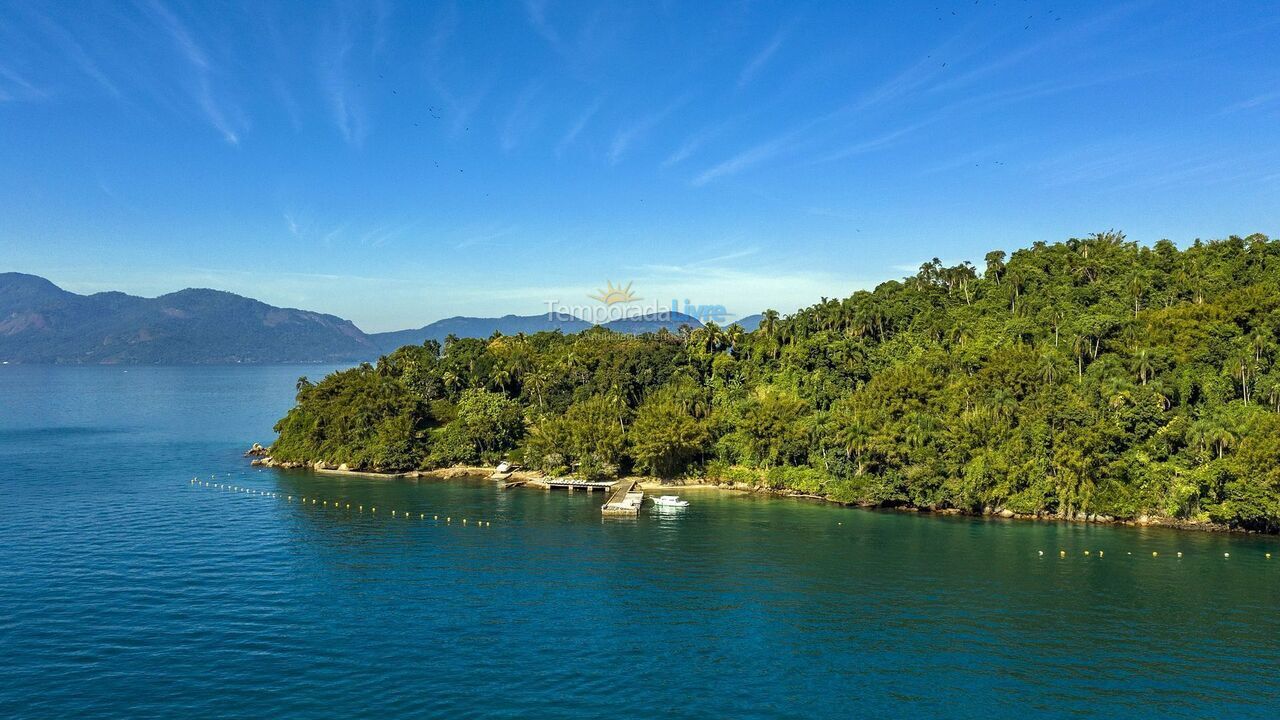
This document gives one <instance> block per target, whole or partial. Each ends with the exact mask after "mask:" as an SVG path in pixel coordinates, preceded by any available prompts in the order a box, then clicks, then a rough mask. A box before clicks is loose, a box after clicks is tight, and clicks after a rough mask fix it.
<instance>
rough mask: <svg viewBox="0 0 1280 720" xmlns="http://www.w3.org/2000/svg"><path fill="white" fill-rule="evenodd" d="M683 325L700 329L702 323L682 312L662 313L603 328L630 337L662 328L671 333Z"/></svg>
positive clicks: (605, 324) (616, 321) (610, 322)
mask: <svg viewBox="0 0 1280 720" xmlns="http://www.w3.org/2000/svg"><path fill="white" fill-rule="evenodd" d="M681 325H688V326H689V327H691V328H700V327H702V323H701V322H699V321H698V318H696V317H694V316H692V315H685V314H684V313H681V312H671V311H665V312H660V313H648V314H646V315H637V316H636V317H626V318H620V319H618V320H611V321H609V322H607V323H604V324H603V325H602V327H606V328H609V329H610V330H612V331H614V332H619V333H626V334H628V335H641V334H644V333H647V332H658V331H659V330H661V329H662V328H666V329H667V330H670V331H671V332H677V331H679V330H680V326H681Z"/></svg>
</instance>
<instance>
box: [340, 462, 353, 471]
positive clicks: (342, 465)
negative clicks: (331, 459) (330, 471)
mask: <svg viewBox="0 0 1280 720" xmlns="http://www.w3.org/2000/svg"><path fill="white" fill-rule="evenodd" d="M338 472H351V468H350V467H347V464H346V463H342V464H341V465H339V466H338Z"/></svg>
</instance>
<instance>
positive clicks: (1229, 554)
mask: <svg viewBox="0 0 1280 720" xmlns="http://www.w3.org/2000/svg"><path fill="white" fill-rule="evenodd" d="M1222 557H1231V553H1222Z"/></svg>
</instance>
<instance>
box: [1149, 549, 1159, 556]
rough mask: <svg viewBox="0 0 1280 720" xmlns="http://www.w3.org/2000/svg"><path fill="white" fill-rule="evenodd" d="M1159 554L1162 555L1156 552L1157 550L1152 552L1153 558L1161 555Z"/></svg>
mask: <svg viewBox="0 0 1280 720" xmlns="http://www.w3.org/2000/svg"><path fill="white" fill-rule="evenodd" d="M1159 554H1160V553H1158V552H1156V551H1155V550H1152V551H1151V557H1155V556H1157V555H1159Z"/></svg>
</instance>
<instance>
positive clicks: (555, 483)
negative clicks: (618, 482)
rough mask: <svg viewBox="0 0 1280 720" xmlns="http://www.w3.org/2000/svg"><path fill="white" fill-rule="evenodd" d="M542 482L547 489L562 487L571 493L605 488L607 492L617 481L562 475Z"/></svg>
mask: <svg viewBox="0 0 1280 720" xmlns="http://www.w3.org/2000/svg"><path fill="white" fill-rule="evenodd" d="M541 484H542V485H543V486H544V487H546V489H547V490H557V489H562V490H568V491H569V492H570V493H572V492H574V491H576V490H586V491H587V492H589V493H591V492H595V491H596V490H603V491H605V492H608V491H609V488H611V487H613V486H614V484H615V481H613V480H580V479H578V478H573V477H561V478H545V479H543V480H542V482H541Z"/></svg>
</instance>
